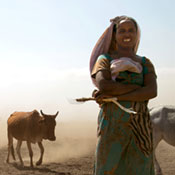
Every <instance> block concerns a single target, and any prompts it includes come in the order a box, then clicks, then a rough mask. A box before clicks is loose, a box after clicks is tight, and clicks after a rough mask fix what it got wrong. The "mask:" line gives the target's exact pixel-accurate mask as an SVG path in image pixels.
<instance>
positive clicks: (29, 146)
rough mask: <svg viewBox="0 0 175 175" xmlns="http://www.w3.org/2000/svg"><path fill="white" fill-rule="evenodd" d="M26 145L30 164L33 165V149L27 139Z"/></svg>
mask: <svg viewBox="0 0 175 175" xmlns="http://www.w3.org/2000/svg"><path fill="white" fill-rule="evenodd" d="M27 147H28V150H29V156H30V166H31V167H33V151H32V147H31V143H30V142H29V141H27Z"/></svg>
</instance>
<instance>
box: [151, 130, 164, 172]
mask: <svg viewBox="0 0 175 175" xmlns="http://www.w3.org/2000/svg"><path fill="white" fill-rule="evenodd" d="M162 138H163V136H162V133H161V131H160V130H156V128H154V129H153V146H154V167H155V172H156V175H162V170H161V168H160V165H159V163H158V161H157V158H156V155H155V152H156V148H157V146H158V144H159V142H160V141H161V140H162Z"/></svg>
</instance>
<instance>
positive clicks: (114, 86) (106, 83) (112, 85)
mask: <svg viewBox="0 0 175 175" xmlns="http://www.w3.org/2000/svg"><path fill="white" fill-rule="evenodd" d="M95 78H96V82H97V85H98V88H99V91H100V92H99V94H103V95H104V96H119V95H123V94H126V93H131V92H132V91H134V90H136V89H138V88H141V86H139V85H134V84H122V83H119V82H114V81H113V80H112V79H111V74H110V71H108V70H101V71H98V72H97V73H96V77H95Z"/></svg>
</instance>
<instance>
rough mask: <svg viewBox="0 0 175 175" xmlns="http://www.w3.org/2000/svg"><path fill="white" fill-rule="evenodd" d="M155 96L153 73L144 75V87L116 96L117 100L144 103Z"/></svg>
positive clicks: (155, 84) (154, 77) (155, 86)
mask: <svg viewBox="0 0 175 175" xmlns="http://www.w3.org/2000/svg"><path fill="white" fill-rule="evenodd" d="M156 96H157V82H156V76H155V74H153V73H149V74H146V75H145V77H144V86H143V87H140V88H138V89H136V90H134V91H132V92H129V93H126V94H123V95H119V96H117V98H118V100H123V101H125V100H127V101H145V100H149V99H151V98H154V97H156Z"/></svg>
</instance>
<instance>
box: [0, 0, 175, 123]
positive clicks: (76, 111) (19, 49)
mask: <svg viewBox="0 0 175 175" xmlns="http://www.w3.org/2000/svg"><path fill="white" fill-rule="evenodd" d="M174 6H175V1H173V0H166V1H164V0H154V1H152V0H147V1H141V0H134V1H131V0H122V1H119V0H88V1H83V0H64V1H63V0H6V1H4V0H0V81H1V83H0V99H1V100H0V115H1V116H0V118H6V117H8V115H9V114H10V113H12V112H13V111H15V110H20V111H22V110H24V111H30V110H33V109H38V110H40V109H43V111H44V112H46V113H56V111H57V110H59V111H60V114H59V116H60V119H62V120H72V119H80V118H81V119H82V120H84V119H89V120H92V119H95V120H96V117H97V112H98V105H96V104H95V103H94V102H87V103H85V104H81V105H73V104H70V103H69V102H68V100H67V99H69V98H76V97H82V96H86V97H88V96H90V95H91V92H92V90H93V89H94V87H93V85H92V83H91V80H90V76H89V57H90V54H91V51H92V49H93V47H94V45H95V43H96V41H97V39H98V38H99V37H100V35H101V34H102V33H103V32H104V30H105V29H106V28H107V27H108V26H109V25H110V22H109V20H110V19H111V18H113V17H115V16H118V15H128V16H131V17H133V18H135V19H136V21H137V22H138V23H139V25H140V28H141V41H140V46H139V49H138V54H139V55H144V56H146V57H148V58H150V59H151V60H152V62H153V63H154V65H155V68H156V72H157V75H158V85H159V89H158V90H159V91H158V92H159V96H158V97H157V98H156V99H155V100H153V101H151V103H150V104H152V105H159V104H174V105H175V100H174V99H175V98H174V88H175V83H174V75H175V71H174V66H175V61H174V59H175V52H174V50H175V33H174V31H175V20H174V17H175V11H174Z"/></svg>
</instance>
